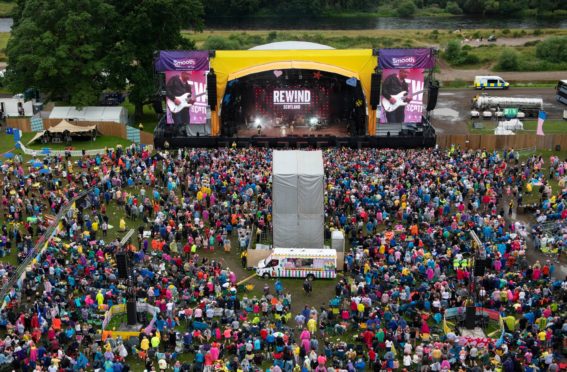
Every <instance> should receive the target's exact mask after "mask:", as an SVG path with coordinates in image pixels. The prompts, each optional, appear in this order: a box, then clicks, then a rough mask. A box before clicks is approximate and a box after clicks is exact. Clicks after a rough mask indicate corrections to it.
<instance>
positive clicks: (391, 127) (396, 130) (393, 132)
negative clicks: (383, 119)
mask: <svg viewBox="0 0 567 372" xmlns="http://www.w3.org/2000/svg"><path fill="white" fill-rule="evenodd" d="M401 130H402V126H401V125H400V124H386V123H385V124H380V123H376V136H378V137H387V136H388V132H390V136H398V135H399V134H400V131H401Z"/></svg>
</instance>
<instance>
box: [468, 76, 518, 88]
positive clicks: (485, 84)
mask: <svg viewBox="0 0 567 372" xmlns="http://www.w3.org/2000/svg"><path fill="white" fill-rule="evenodd" d="M474 87H475V89H508V88H509V87H510V84H509V83H507V82H506V80H504V79H502V78H501V77H500V76H475V77H474Z"/></svg>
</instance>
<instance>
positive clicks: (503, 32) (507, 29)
mask: <svg viewBox="0 0 567 372" xmlns="http://www.w3.org/2000/svg"><path fill="white" fill-rule="evenodd" d="M509 33H510V29H509V28H505V29H503V30H502V35H508V34H509Z"/></svg>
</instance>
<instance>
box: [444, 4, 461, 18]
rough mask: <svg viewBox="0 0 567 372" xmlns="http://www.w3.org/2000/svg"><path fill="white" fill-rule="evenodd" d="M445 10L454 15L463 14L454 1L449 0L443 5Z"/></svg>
mask: <svg viewBox="0 0 567 372" xmlns="http://www.w3.org/2000/svg"><path fill="white" fill-rule="evenodd" d="M445 10H446V11H447V12H448V13H451V14H454V15H461V14H463V10H462V9H461V7H460V6H459V4H457V3H456V2H455V1H449V2H448V3H447V6H446V7H445Z"/></svg>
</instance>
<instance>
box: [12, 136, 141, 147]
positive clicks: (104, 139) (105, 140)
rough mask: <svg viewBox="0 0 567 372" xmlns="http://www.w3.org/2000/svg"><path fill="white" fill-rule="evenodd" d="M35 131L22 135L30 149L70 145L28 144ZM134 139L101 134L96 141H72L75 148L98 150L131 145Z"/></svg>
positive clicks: (25, 144) (24, 142) (23, 141)
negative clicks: (129, 139)
mask: <svg viewBox="0 0 567 372" xmlns="http://www.w3.org/2000/svg"><path fill="white" fill-rule="evenodd" d="M34 135H35V133H24V134H23V135H22V143H23V144H24V146H26V147H27V148H30V149H35V150H41V149H43V148H45V147H48V148H50V149H52V150H65V149H66V148H67V147H68V146H67V145H65V144H64V143H61V144H58V143H56V144H48V145H44V144H42V143H34V144H31V145H28V144H27V143H28V141H29V140H31V139H32V138H33V136H34ZM131 144H132V141H128V140H126V139H123V138H120V137H113V136H99V137H97V138H96V141H91V140H83V141H81V140H76V141H73V142H71V147H73V149H75V150H97V149H104V148H106V147H116V145H122V146H123V147H126V146H130V145H131Z"/></svg>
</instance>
